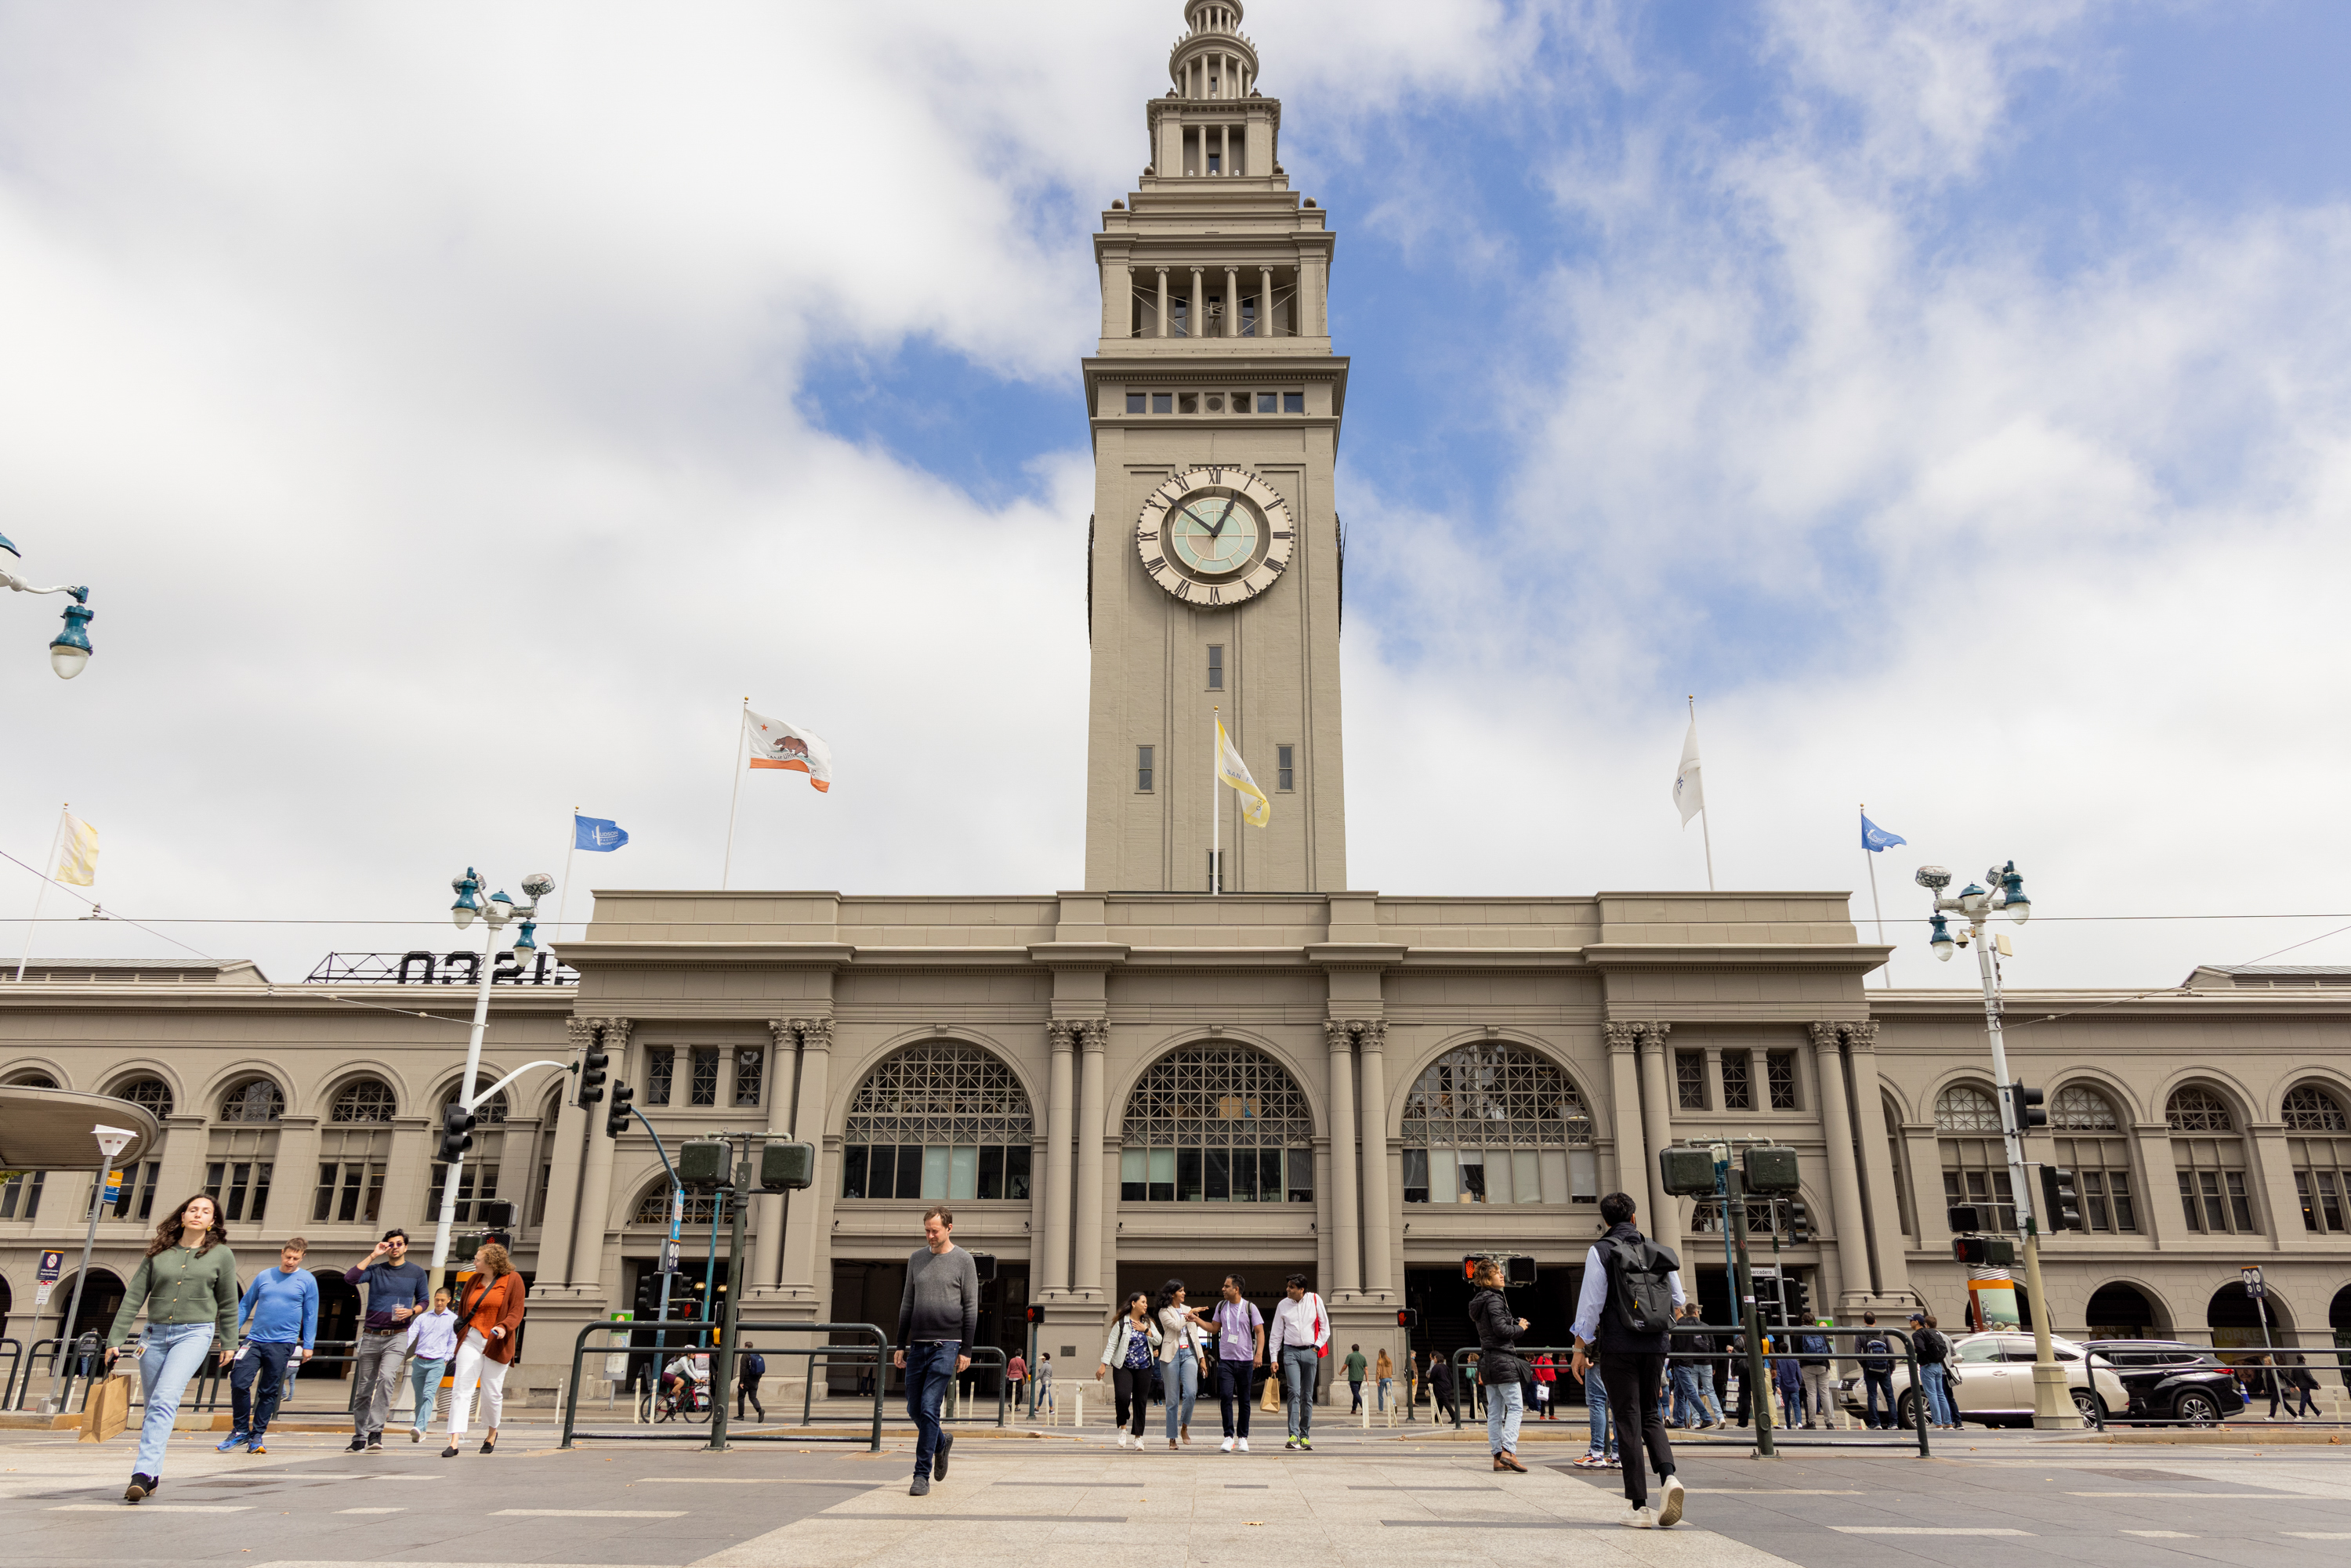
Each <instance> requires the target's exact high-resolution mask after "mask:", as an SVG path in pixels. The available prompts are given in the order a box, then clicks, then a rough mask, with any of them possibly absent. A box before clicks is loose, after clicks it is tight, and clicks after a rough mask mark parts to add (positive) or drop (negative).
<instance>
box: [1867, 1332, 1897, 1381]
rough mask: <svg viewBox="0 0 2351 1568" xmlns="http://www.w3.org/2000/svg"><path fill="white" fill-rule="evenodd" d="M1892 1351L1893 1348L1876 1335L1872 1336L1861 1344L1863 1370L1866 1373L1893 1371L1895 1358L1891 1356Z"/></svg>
mask: <svg viewBox="0 0 2351 1568" xmlns="http://www.w3.org/2000/svg"><path fill="white" fill-rule="evenodd" d="M1892 1349H1893V1347H1892V1346H1891V1345H1889V1344H1887V1343H1886V1341H1885V1340H1883V1339H1881V1338H1880V1337H1878V1336H1877V1335H1876V1334H1874V1333H1873V1334H1871V1335H1870V1336H1869V1337H1868V1338H1867V1339H1865V1340H1863V1341H1862V1342H1861V1369H1862V1370H1863V1371H1864V1372H1891V1371H1893V1370H1894V1357H1893V1355H1892V1354H1890V1353H1891V1351H1892Z"/></svg>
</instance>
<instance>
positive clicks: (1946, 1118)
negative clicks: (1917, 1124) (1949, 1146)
mask: <svg viewBox="0 0 2351 1568" xmlns="http://www.w3.org/2000/svg"><path fill="white" fill-rule="evenodd" d="M1935 1130H1936V1131H1937V1132H1938V1133H1997V1132H1999V1131H2000V1130H2001V1128H2000V1100H1999V1099H1998V1097H1997V1096H1995V1095H1994V1094H1993V1093H1992V1092H1991V1090H1989V1089H1985V1088H1982V1087H1980V1085H1977V1084H1973V1083H1954V1084H1952V1085H1951V1086H1950V1087H1949V1089H1946V1090H1944V1091H1943V1092H1941V1093H1940V1094H1938V1095H1936V1096H1935ZM2002 1163H2003V1164H2005V1163H2006V1160H2005V1157H2003V1160H2002Z"/></svg>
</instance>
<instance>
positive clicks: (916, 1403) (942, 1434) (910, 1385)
mask: <svg viewBox="0 0 2351 1568" xmlns="http://www.w3.org/2000/svg"><path fill="white" fill-rule="evenodd" d="M978 1336H979V1266H978V1265H977V1264H976V1263H974V1262H973V1261H972V1260H971V1254H970V1253H969V1252H967V1251H965V1250H964V1249H962V1248H960V1247H957V1246H956V1244H955V1216H954V1215H953V1214H952V1213H950V1212H949V1211H948V1209H947V1207H946V1205H944V1204H933V1205H932V1206H931V1207H929V1208H926V1209H925V1210H924V1211H923V1244H922V1245H921V1246H920V1247H917V1248H915V1249H914V1251H913V1252H912V1253H911V1254H909V1255H908V1256H907V1259H906V1289H905V1291H904V1294H902V1295H901V1296H900V1297H899V1298H898V1348H897V1350H896V1351H895V1352H893V1354H891V1357H890V1363H891V1364H892V1365H893V1366H895V1367H897V1368H898V1369H899V1370H900V1371H902V1372H904V1374H905V1375H906V1413H907V1414H908V1415H909V1416H913V1417H914V1484H913V1485H911V1486H909V1487H908V1488H907V1489H906V1490H907V1494H908V1495H909V1496H912V1497H928V1496H929V1495H930V1490H931V1478H932V1477H933V1476H936V1477H937V1478H938V1479H941V1480H945V1479H947V1455H948V1451H949V1450H950V1449H952V1448H954V1447H955V1434H954V1433H952V1432H946V1431H942V1430H941V1429H940V1427H939V1402H940V1400H941V1399H942V1398H944V1397H945V1396H946V1390H947V1385H948V1384H950V1383H952V1382H954V1381H955V1380H956V1378H957V1377H959V1376H961V1375H963V1372H964V1370H965V1368H967V1367H968V1366H970V1365H971V1357H970V1356H969V1355H968V1354H965V1352H966V1350H967V1347H968V1346H969V1345H970V1344H971V1343H973V1342H974V1341H975V1340H977V1338H978Z"/></svg>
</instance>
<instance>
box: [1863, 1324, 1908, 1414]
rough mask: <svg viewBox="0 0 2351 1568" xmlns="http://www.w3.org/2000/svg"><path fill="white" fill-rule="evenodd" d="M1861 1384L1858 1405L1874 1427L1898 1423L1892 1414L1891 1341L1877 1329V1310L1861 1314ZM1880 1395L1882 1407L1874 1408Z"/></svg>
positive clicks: (1892, 1356)
mask: <svg viewBox="0 0 2351 1568" xmlns="http://www.w3.org/2000/svg"><path fill="white" fill-rule="evenodd" d="M1861 1327H1862V1334H1861V1386H1862V1408H1863V1410H1864V1412H1865V1417H1866V1419H1867V1421H1868V1424H1869V1425H1870V1426H1872V1427H1881V1428H1884V1427H1895V1426H1896V1425H1898V1424H1899V1422H1898V1419H1897V1418H1896V1416H1895V1414H1894V1343H1893V1342H1892V1341H1891V1340H1890V1339H1888V1338H1887V1337H1886V1335H1885V1334H1884V1333H1881V1332H1878V1329H1877V1314H1876V1312H1864V1313H1862V1314H1861ZM1881 1398H1883V1399H1884V1400H1885V1402H1886V1409H1885V1412H1884V1414H1883V1415H1880V1413H1879V1411H1878V1407H1877V1406H1878V1401H1879V1399H1881Z"/></svg>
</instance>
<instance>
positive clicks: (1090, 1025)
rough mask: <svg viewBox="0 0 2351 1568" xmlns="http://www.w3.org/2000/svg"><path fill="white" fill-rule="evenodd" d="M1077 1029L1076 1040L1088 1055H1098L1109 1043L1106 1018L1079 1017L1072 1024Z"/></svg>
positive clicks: (1107, 1020) (1108, 1025) (1108, 1022)
mask: <svg viewBox="0 0 2351 1568" xmlns="http://www.w3.org/2000/svg"><path fill="white" fill-rule="evenodd" d="M1072 1027H1073V1028H1075V1029H1076V1030H1077V1031H1078V1042H1079V1044H1080V1045H1081V1046H1082V1047H1083V1048H1084V1050H1085V1051H1086V1053H1087V1054H1088V1055H1089V1056H1098V1055H1100V1054H1101V1053H1102V1051H1103V1049H1104V1048H1105V1047H1107V1046H1108V1045H1109V1044H1110V1020H1109V1019H1079V1020H1078V1021H1077V1023H1076V1024H1074V1025H1073V1026H1072Z"/></svg>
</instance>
